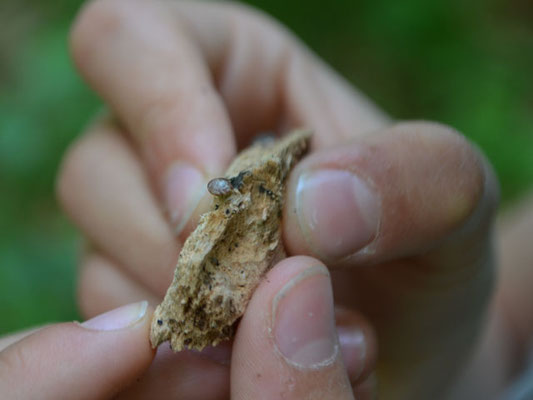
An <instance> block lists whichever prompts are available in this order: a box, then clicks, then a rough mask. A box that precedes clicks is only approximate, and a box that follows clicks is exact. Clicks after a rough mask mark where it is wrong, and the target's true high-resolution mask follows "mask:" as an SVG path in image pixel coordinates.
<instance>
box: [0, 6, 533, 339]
mask: <svg viewBox="0 0 533 400" xmlns="http://www.w3.org/2000/svg"><path fill="white" fill-rule="evenodd" d="M81 3H82V1H79V0H60V1H54V2H42V1H38V0H25V1H24V0H22V1H21V0H18V1H16V0H1V1H0V310H1V317H0V334H2V333H5V332H9V331H12V330H16V329H21V328H25V327H29V326H32V325H36V324H40V323H43V322H47V321H59V320H69V319H74V318H78V315H77V311H76V302H75V295H74V293H75V282H76V279H75V274H76V272H75V265H76V254H77V249H78V248H79V244H80V239H79V237H78V236H77V234H76V231H75V229H74V228H73V227H72V226H71V225H70V224H69V223H68V221H67V220H66V219H65V217H63V216H62V215H61V212H60V211H59V210H58V207H57V204H56V201H55V199H54V176H55V174H56V171H57V168H58V165H59V163H60V160H61V157H62V154H63V152H64V150H65V148H66V146H68V144H69V142H71V141H72V139H73V138H74V137H75V136H76V135H77V134H78V133H79V132H80V129H81V128H82V127H83V125H84V124H85V122H86V121H87V120H88V119H89V118H90V116H91V115H92V114H93V113H94V112H95V110H97V109H98V107H99V102H98V99H97V98H96V96H95V95H94V94H92V93H91V92H90V91H89V90H88V89H87V88H86V87H85V86H84V84H83V83H82V82H81V81H80V79H79V78H78V77H77V75H76V72H75V71H74V69H73V67H72V65H71V63H70V61H69V57H68V53H67V45H66V43H67V33H68V29H69V25H70V23H71V21H72V19H73V17H74V15H75V14H76V12H77V10H78V8H79V6H80V4H81ZM249 3H250V4H254V5H256V6H258V7H260V8H262V9H264V10H266V11H267V12H269V13H270V14H272V15H274V16H275V17H277V18H278V19H279V20H281V21H282V22H283V23H285V24H286V25H288V26H289V27H290V28H291V29H292V30H293V31H294V32H295V33H296V34H297V35H299V36H300V37H301V38H302V39H303V40H304V41H305V42H306V43H307V44H308V45H309V46H310V47H311V48H312V49H314V50H315V51H316V52H317V53H318V54H320V55H321V56H322V57H323V58H325V59H326V60H327V61H328V62H330V63H331V64H333V65H334V66H335V67H336V68H337V69H338V70H339V71H340V72H342V73H343V74H344V75H345V76H346V77H348V78H349V79H350V80H351V81H352V82H353V83H354V84H355V85H356V86H358V87H359V88H361V89H362V90H363V91H364V92H366V93H367V94H368V95H369V96H370V97H371V98H372V99H373V100H374V101H375V102H376V103H377V104H378V105H380V106H381V107H383V108H384V109H385V110H386V111H387V112H389V113H390V114H391V115H392V116H393V117H395V118H399V119H404V118H408V119H414V118H422V119H432V120H437V121H441V122H444V123H446V124H449V125H452V126H454V127H455V128H457V129H459V130H461V131H462V132H463V133H465V134H466V135H467V136H468V137H469V138H471V140H473V141H474V142H476V143H478V144H479V146H480V147H481V148H483V149H484V151H485V153H486V154H487V155H488V157H489V158H490V160H491V161H492V163H493V164H494V166H495V168H496V170H497V172H498V175H499V177H500V180H501V183H502V192H503V200H504V204H505V205H508V204H511V202H512V200H514V199H516V198H517V197H519V196H520V195H521V194H523V193H524V192H525V191H526V190H527V189H528V187H531V185H532V184H533V112H532V109H533V79H532V76H533V28H532V27H533V2H531V1H529V0H484V1H481V0H472V1H464V0H462V1H458V0H433V1H427V0H407V1H398V0H373V1H370V0H365V1H348V0H344V1H336V2H329V3H328V4H327V5H326V3H325V2H323V1H314V0H313V1H312V0H307V1H302V0H298V1H286V0H269V1H268V2H267V1H264V2H261V1H250V2H249Z"/></svg>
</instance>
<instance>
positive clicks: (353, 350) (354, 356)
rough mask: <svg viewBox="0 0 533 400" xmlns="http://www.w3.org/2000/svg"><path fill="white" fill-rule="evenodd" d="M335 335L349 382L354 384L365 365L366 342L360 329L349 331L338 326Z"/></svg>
mask: <svg viewBox="0 0 533 400" xmlns="http://www.w3.org/2000/svg"><path fill="white" fill-rule="evenodd" d="M337 334H338V335H339V343H340V347H341V354H342V359H343V361H344V365H345V366H346V370H347V371H348V376H349V377H350V381H351V382H356V381H357V380H358V379H359V378H360V376H361V374H362V372H363V370H364V369H365V363H366V340H365V335H364V333H363V331H362V330H360V329H353V328H352V329H350V328H348V327H343V326H338V327H337Z"/></svg>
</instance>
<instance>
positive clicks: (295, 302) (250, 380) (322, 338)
mask: <svg viewBox="0 0 533 400" xmlns="http://www.w3.org/2000/svg"><path fill="white" fill-rule="evenodd" d="M310 396H312V398H316V399H325V400H326V399H352V398H353V393H352V390H351V385H350V380H349V378H348V373H347V371H346V368H345V366H344V363H343V360H342V357H341V353H340V346H339V340H338V337H337V332H336V328H335V316H334V307H333V295H332V289H331V282H330V278H329V273H328V270H327V269H326V267H324V266H323V265H322V264H321V263H320V262H318V261H317V260H315V259H313V258H310V257H293V258H288V259H285V260H283V261H281V262H280V263H279V264H277V265H276V266H275V267H274V268H273V269H272V270H271V271H270V272H269V273H268V275H267V276H266V278H265V279H264V280H263V282H262V283H261V285H260V286H259V287H258V289H257V290H256V291H255V292H254V295H253V297H252V299H251V301H250V303H249V305H248V307H247V309H246V313H245V315H244V316H243V318H242V320H241V322H240V325H239V328H238V331H237V335H236V337H235V342H234V344H233V354H232V363H231V398H232V399H278V398H283V399H288V400H290V399H307V398H310Z"/></svg>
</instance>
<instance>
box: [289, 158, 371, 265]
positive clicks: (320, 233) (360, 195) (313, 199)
mask: <svg viewBox="0 0 533 400" xmlns="http://www.w3.org/2000/svg"><path fill="white" fill-rule="evenodd" d="M296 196H297V213H298V220H299V223H300V229H301V230H302V233H303V235H304V237H305V239H306V241H307V242H308V245H309V247H310V248H311V249H313V250H314V251H315V252H316V253H317V255H319V256H323V257H326V258H330V259H339V258H342V257H345V256H348V255H350V254H353V253H355V252H356V251H358V250H360V249H362V248H363V247H365V246H366V245H368V244H369V243H370V242H371V241H372V239H373V238H374V237H375V236H376V234H377V230H378V225H379V217H380V208H381V207H380V201H379V198H378V197H377V195H376V194H375V193H374V191H373V190H372V189H371V188H369V186H368V185H367V183H366V182H364V181H363V180H362V179H360V178H359V177H358V176H357V175H355V174H353V173H352V172H349V171H343V170H335V169H322V170H317V171H312V172H309V173H306V174H303V175H301V176H300V179H299V181H298V186H297V190H296Z"/></svg>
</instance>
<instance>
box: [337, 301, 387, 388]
mask: <svg viewBox="0 0 533 400" xmlns="http://www.w3.org/2000/svg"><path fill="white" fill-rule="evenodd" d="M335 322H336V325H337V334H338V335H339V345H340V351H341V355H342V359H343V361H344V365H345V367H346V371H347V372H348V378H349V379H350V382H351V384H352V387H357V386H358V385H360V384H362V383H363V382H365V381H366V380H367V379H368V377H369V376H370V374H371V373H372V372H373V371H374V369H375V367H376V361H377V340H376V334H375V332H374V329H373V328H372V327H371V326H370V323H369V322H368V321H367V320H366V318H364V317H363V315H362V314H361V313H359V312H356V311H353V310H349V309H347V308H342V307H335Z"/></svg>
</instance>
